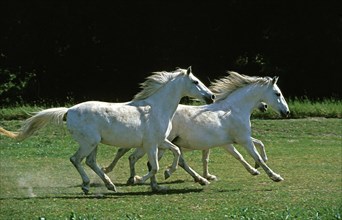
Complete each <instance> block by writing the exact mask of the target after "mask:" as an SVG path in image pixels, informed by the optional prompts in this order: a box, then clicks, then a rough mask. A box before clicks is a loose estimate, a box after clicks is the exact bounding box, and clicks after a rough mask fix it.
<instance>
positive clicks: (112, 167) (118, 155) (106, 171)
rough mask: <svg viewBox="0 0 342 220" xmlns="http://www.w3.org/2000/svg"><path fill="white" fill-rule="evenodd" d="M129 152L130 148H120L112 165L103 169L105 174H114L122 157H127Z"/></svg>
mask: <svg viewBox="0 0 342 220" xmlns="http://www.w3.org/2000/svg"><path fill="white" fill-rule="evenodd" d="M129 150H130V148H119V150H118V151H117V152H116V155H115V157H114V160H113V161H112V162H111V163H110V165H109V166H107V167H103V168H102V170H103V172H105V173H110V172H112V171H113V169H114V167H115V166H116V164H117V163H118V161H119V160H120V159H121V157H123V155H125V154H126V153H127V152H128V151H129Z"/></svg>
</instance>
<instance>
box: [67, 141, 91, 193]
mask: <svg viewBox="0 0 342 220" xmlns="http://www.w3.org/2000/svg"><path fill="white" fill-rule="evenodd" d="M86 156H87V155H86V154H85V153H84V152H83V149H82V147H80V148H79V149H78V150H77V152H76V153H75V154H74V155H73V156H72V157H70V162H71V163H72V164H73V165H74V166H75V168H76V169H77V171H78V173H79V174H80V175H81V178H82V181H83V182H82V186H81V187H82V190H83V192H84V193H85V194H88V192H89V188H90V179H89V177H88V175H87V173H86V172H85V170H84V168H83V166H82V164H81V162H82V160H83V159H84V158H85V157H86Z"/></svg>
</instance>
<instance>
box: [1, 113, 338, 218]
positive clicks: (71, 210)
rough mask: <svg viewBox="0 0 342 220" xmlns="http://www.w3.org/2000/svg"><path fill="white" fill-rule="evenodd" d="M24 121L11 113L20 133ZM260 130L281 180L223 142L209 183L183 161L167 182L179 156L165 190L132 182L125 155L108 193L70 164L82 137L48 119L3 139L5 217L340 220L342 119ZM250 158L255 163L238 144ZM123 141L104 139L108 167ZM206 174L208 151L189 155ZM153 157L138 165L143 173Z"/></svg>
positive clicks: (265, 123)
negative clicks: (20, 137)
mask: <svg viewBox="0 0 342 220" xmlns="http://www.w3.org/2000/svg"><path fill="white" fill-rule="evenodd" d="M20 123H21V121H18V120H3V121H0V126H3V127H5V128H8V129H11V130H16V129H17V128H19V125H20ZM252 126H253V131H254V134H253V135H254V137H256V138H258V139H260V140H262V141H263V142H264V144H265V146H266V150H267V153H268V157H269V161H268V165H269V166H270V167H271V168H272V169H273V170H274V171H275V172H277V173H279V174H281V175H282V177H284V178H285V181H283V182H280V183H275V182H273V181H271V180H270V179H269V178H268V177H267V175H266V174H265V172H264V171H262V170H261V174H260V175H259V176H251V175H250V174H249V173H247V171H246V170H245V169H244V168H243V167H242V165H241V164H240V163H239V162H238V161H236V160H235V159H234V158H233V157H232V156H230V155H227V154H226V152H225V151H224V150H223V149H220V148H217V149H214V150H212V153H211V161H210V164H209V166H210V171H211V173H212V174H215V175H217V176H218V177H219V180H218V181H215V182H212V183H211V184H210V185H209V186H204V187H203V186H200V185H198V184H197V183H194V182H193V180H192V178H191V177H190V176H189V175H187V174H186V173H185V172H184V171H183V170H181V168H179V170H177V171H176V172H175V173H174V175H173V176H172V177H171V178H170V179H168V180H166V181H165V180H163V175H162V174H163V172H162V171H163V170H164V169H165V167H166V166H168V165H169V164H170V163H171V161H172V158H171V157H172V156H171V153H168V154H167V155H166V157H164V158H163V160H162V161H161V166H160V167H161V171H160V172H159V174H158V180H159V182H160V184H162V185H165V186H168V187H169V191H168V192H167V193H164V194H153V193H151V192H150V188H149V185H148V184H146V185H140V186H126V185H125V183H126V180H127V178H128V173H129V170H128V163H127V157H128V155H126V156H125V157H124V158H123V159H122V160H121V161H120V162H119V163H118V166H117V167H116V168H115V170H114V171H113V172H112V173H110V174H109V176H110V178H111V179H112V180H113V182H114V183H115V184H116V186H117V189H118V191H119V192H117V193H113V192H109V191H107V189H106V188H105V186H104V185H103V183H102V182H101V180H100V179H99V178H98V177H97V176H96V175H95V174H94V173H93V172H92V171H90V169H88V168H87V172H88V173H89V176H90V177H91V180H92V187H91V194H90V195H83V194H82V191H81V189H80V183H81V178H80V177H79V174H78V173H77V171H76V169H75V168H74V167H73V165H72V164H71V163H70V162H69V157H70V156H71V155H72V154H73V153H74V152H75V151H76V149H77V146H76V143H75V142H74V141H73V140H72V139H71V137H70V136H69V134H68V131H67V130H66V128H65V127H56V126H49V127H47V128H45V129H43V130H41V131H40V132H38V133H37V134H36V135H34V136H33V137H31V138H30V139H27V140H25V141H24V142H21V143H17V142H15V141H13V140H10V139H8V138H5V137H2V136H1V137H0V219H38V218H39V217H44V218H46V219H341V213H342V119H325V118H309V119H287V120H253V121H252ZM237 147H238V149H239V150H240V152H241V153H242V154H243V155H245V158H246V159H247V161H249V162H250V163H251V164H254V162H253V161H252V160H251V157H249V156H247V155H246V153H245V151H244V149H242V148H241V147H240V146H237ZM115 152H116V148H113V147H109V146H105V145H101V146H100V149H99V152H98V163H99V164H101V165H108V164H109V163H110V161H111V159H112V157H113V156H114V154H115ZM186 159H187V161H188V163H189V164H190V165H191V166H192V167H193V168H194V169H195V170H197V171H199V172H200V173H201V172H202V171H201V170H202V165H201V152H199V151H193V152H187V153H186ZM145 162H146V158H144V159H143V160H141V161H139V162H138V164H137V172H138V173H139V174H144V173H145V172H146V167H145Z"/></svg>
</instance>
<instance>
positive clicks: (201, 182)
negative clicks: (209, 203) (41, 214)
mask: <svg viewBox="0 0 342 220" xmlns="http://www.w3.org/2000/svg"><path fill="white" fill-rule="evenodd" d="M195 182H196V183H199V184H201V185H202V186H206V185H209V184H210V182H209V181H208V180H207V179H205V178H202V177H201V178H198V179H195Z"/></svg>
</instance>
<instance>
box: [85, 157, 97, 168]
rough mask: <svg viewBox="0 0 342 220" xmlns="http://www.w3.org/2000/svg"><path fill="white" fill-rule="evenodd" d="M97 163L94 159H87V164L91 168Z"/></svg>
mask: <svg viewBox="0 0 342 220" xmlns="http://www.w3.org/2000/svg"><path fill="white" fill-rule="evenodd" d="M94 163H95V160H94V159H93V158H92V157H87V159H86V164H87V165H88V166H89V167H92V166H93V165H94Z"/></svg>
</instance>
